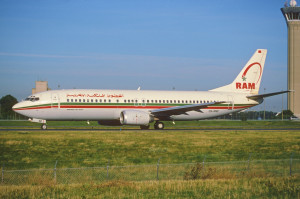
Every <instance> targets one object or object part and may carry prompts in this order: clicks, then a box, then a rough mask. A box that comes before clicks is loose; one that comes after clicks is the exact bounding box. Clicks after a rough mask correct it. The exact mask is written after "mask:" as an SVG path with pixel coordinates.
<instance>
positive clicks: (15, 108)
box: [12, 103, 20, 113]
mask: <svg viewBox="0 0 300 199" xmlns="http://www.w3.org/2000/svg"><path fill="white" fill-rule="evenodd" d="M19 108H20V103H17V104H15V105H14V106H13V107H12V110H13V111H15V112H16V113H19Z"/></svg>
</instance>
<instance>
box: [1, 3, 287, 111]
mask: <svg viewBox="0 0 300 199" xmlns="http://www.w3.org/2000/svg"><path fill="white" fill-rule="evenodd" d="M284 2H285V0H264V1H261V0H240V1H236V0H214V1H204V0H163V1H161V0H151V1H149V0H144V1H143V0H126V1H124V0H111V1H104V0H51V1H50V0H49V1H47V0H44V1H36V0H26V1H22V0H18V1H17V0H1V1H0V30H1V31H0V97H2V96H5V95H7V94H11V95H13V96H15V97H16V98H17V99H18V100H19V101H20V100H22V99H24V98H26V97H27V96H28V95H30V94H31V89H32V88H34V87H35V81H38V80H43V81H48V85H49V87H50V88H51V89H73V88H77V89H88V88H91V89H133V90H135V89H137V88H138V87H141V89H142V90H172V89H175V90H199V91H205V90H209V89H213V88H217V87H220V86H223V85H226V84H229V83H231V82H232V81H233V80H234V79H235V77H236V76H237V75H238V73H239V72H240V70H241V69H242V68H243V66H244V65H245V64H246V63H247V61H248V60H249V59H250V57H251V56H252V55H253V53H254V52H255V50H256V49H259V48H261V49H268V55H267V60H266V64H265V69H264V73H263V79H262V83H261V88H260V93H264V92H276V91H281V90H287V27H286V22H285V20H284V17H283V15H282V13H281V11H280V8H281V7H283V5H284ZM283 99H284V101H283V102H284V109H286V103H287V102H286V95H284V97H283ZM265 106H266V110H272V111H281V109H282V96H281V95H280V96H275V97H271V98H267V99H266V104H265ZM263 108H264V107H263V105H259V106H256V107H255V108H252V109H251V110H263Z"/></svg>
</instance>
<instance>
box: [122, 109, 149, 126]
mask: <svg viewBox="0 0 300 199" xmlns="http://www.w3.org/2000/svg"><path fill="white" fill-rule="evenodd" d="M153 121H154V119H153V117H152V116H150V114H149V113H147V112H143V111H136V110H126V111H122V112H121V114H120V123H121V124H125V125H148V124H149V123H151V122H153Z"/></svg>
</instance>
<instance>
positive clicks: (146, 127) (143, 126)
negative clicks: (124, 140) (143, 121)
mask: <svg viewBox="0 0 300 199" xmlns="http://www.w3.org/2000/svg"><path fill="white" fill-rule="evenodd" d="M140 128H141V129H142V130H147V129H149V128H150V125H149V124H148V125H141V126H140Z"/></svg>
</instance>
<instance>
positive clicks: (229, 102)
mask: <svg viewBox="0 0 300 199" xmlns="http://www.w3.org/2000/svg"><path fill="white" fill-rule="evenodd" d="M227 100H228V107H227V109H228V110H233V109H234V100H233V96H232V95H228V96H227Z"/></svg>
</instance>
